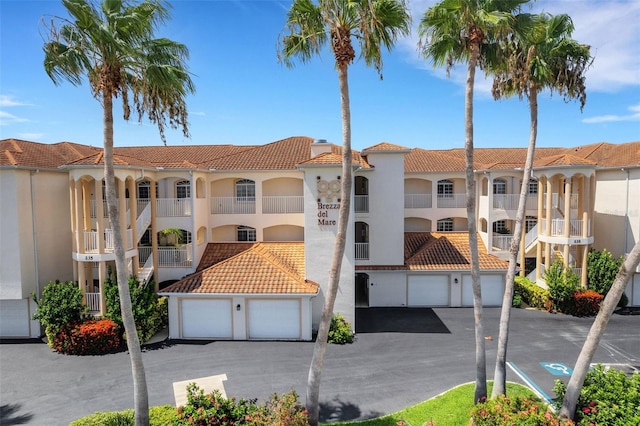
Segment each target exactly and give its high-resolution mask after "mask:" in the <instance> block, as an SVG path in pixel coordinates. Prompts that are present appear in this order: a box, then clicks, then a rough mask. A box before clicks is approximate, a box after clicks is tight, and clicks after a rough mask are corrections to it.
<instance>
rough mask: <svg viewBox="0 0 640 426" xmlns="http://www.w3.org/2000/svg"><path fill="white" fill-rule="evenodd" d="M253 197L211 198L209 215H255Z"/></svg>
mask: <svg viewBox="0 0 640 426" xmlns="http://www.w3.org/2000/svg"><path fill="white" fill-rule="evenodd" d="M255 212H256V199H255V197H211V214H255Z"/></svg>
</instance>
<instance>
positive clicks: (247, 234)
mask: <svg viewBox="0 0 640 426" xmlns="http://www.w3.org/2000/svg"><path fill="white" fill-rule="evenodd" d="M236 238H237V240H238V241H249V242H251V241H256V228H252V227H250V226H244V225H240V226H238V227H237V228H236Z"/></svg>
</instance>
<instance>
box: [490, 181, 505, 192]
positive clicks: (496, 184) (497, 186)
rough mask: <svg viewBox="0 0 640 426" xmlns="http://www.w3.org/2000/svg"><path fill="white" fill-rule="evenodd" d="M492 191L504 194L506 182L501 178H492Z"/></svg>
mask: <svg viewBox="0 0 640 426" xmlns="http://www.w3.org/2000/svg"><path fill="white" fill-rule="evenodd" d="M493 193H494V194H501V195H503V194H506V193H507V182H505V181H503V180H500V179H498V180H494V181H493Z"/></svg>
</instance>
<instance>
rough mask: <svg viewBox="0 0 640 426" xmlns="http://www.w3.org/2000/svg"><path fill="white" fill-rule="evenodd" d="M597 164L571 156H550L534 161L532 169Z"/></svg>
mask: <svg viewBox="0 0 640 426" xmlns="http://www.w3.org/2000/svg"><path fill="white" fill-rule="evenodd" d="M596 164H597V163H596V162H595V161H592V160H587V159H585V158H580V157H576V156H575V155H571V154H559V155H552V156H550V157H543V158H539V159H537V160H534V162H533V167H534V168H540V167H553V166H595V165H596Z"/></svg>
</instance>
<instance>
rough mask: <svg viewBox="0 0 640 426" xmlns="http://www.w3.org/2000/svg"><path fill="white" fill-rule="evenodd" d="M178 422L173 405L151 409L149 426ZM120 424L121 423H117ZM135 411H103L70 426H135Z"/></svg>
mask: <svg viewBox="0 0 640 426" xmlns="http://www.w3.org/2000/svg"><path fill="white" fill-rule="evenodd" d="M177 420H178V414H177V413H176V407H174V406H172V405H160V406H157V407H151V408H149V424H150V425H151V426H171V425H172V424H174V423H175V422H176V421H177ZM115 422H119V423H115ZM134 423H135V419H134V415H133V410H123V411H101V412H96V413H93V414H90V415H88V416H85V417H82V418H79V419H78V420H75V421H73V422H71V423H69V426H106V425H114V424H115V425H123V426H134Z"/></svg>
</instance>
